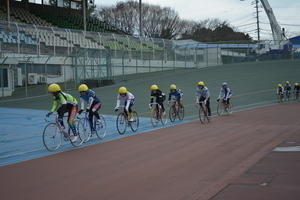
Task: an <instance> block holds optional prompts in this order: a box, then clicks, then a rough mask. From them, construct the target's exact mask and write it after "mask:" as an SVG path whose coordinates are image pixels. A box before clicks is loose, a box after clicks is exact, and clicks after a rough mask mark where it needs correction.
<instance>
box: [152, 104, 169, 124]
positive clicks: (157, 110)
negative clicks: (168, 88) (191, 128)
mask: <svg viewBox="0 0 300 200" xmlns="http://www.w3.org/2000/svg"><path fill="white" fill-rule="evenodd" d="M151 105H156V106H153V107H152V109H151V123H152V126H153V127H156V126H157V125H158V122H159V121H161V123H162V124H163V125H166V124H167V122H168V119H167V113H165V115H163V111H162V107H161V105H159V104H158V103H151ZM165 112H167V111H165Z"/></svg>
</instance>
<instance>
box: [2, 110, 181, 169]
mask: <svg viewBox="0 0 300 200" xmlns="http://www.w3.org/2000/svg"><path fill="white" fill-rule="evenodd" d="M47 112H48V111H46V110H32V109H20V108H2V107H0V166H2V165H7V164H11V163H15V162H20V161H24V160H28V159H33V158H37V157H41V156H46V155H51V154H53V153H58V152H62V151H66V150H69V149H74V148H82V147H85V146H88V145H91V144H96V143H101V142H105V141H109V140H113V139H118V138H122V137H126V136H130V135H135V134H138V133H142V132H146V131H149V130H154V129H159V128H162V127H166V126H171V125H174V124H178V123H183V122H186V121H182V122H180V121H178V119H176V120H175V122H173V123H172V122H170V121H168V123H167V124H166V125H165V126H163V125H162V124H161V123H159V124H158V126H157V127H155V128H154V127H153V126H152V125H151V122H150V118H146V117H143V118H141V117H140V125H139V129H138V131H137V132H132V131H131V129H130V128H129V129H127V130H126V132H125V133H124V134H123V135H120V134H119V133H118V131H117V129H116V115H103V116H104V117H105V119H106V123H107V135H106V137H105V138H104V139H102V140H100V139H98V137H97V136H94V137H92V138H91V139H90V141H89V142H87V143H84V144H83V145H82V146H81V147H74V146H72V144H71V143H70V142H69V141H67V142H63V143H62V145H61V146H60V148H59V149H58V150H57V151H55V152H50V151H48V150H47V149H46V148H45V147H44V145H43V140H42V134H43V130H44V128H45V126H46V125H47V124H48V122H45V120H44V118H45V114H46V113H47Z"/></svg>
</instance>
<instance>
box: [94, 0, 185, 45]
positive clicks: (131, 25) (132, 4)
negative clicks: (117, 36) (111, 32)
mask: <svg viewBox="0 0 300 200" xmlns="http://www.w3.org/2000/svg"><path fill="white" fill-rule="evenodd" d="M97 7H99V9H98V10H97V11H96V12H95V16H96V17H98V18H99V19H100V20H103V21H105V22H107V23H109V24H111V25H113V26H115V27H116V28H119V29H121V30H123V31H126V32H128V33H129V34H135V33H140V30H139V4H138V2H137V1H131V0H130V1H127V2H118V3H117V4H116V5H115V6H97ZM181 28H182V21H181V19H180V17H179V14H178V12H176V11H175V10H173V9H171V8H169V7H161V6H159V5H151V4H147V3H143V4H142V32H143V36H151V37H163V38H168V39H172V38H175V37H177V36H178V35H180V33H181Z"/></svg>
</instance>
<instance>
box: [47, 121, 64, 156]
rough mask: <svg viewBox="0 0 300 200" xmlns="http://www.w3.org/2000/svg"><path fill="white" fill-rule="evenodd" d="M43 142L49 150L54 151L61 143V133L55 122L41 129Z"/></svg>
mask: <svg viewBox="0 0 300 200" xmlns="http://www.w3.org/2000/svg"><path fill="white" fill-rule="evenodd" d="M43 143H44V146H45V147H46V149H48V150H49V151H56V150H57V149H58V148H59V147H60V145H61V143H62V134H61V133H60V130H59V128H58V127H57V125H56V123H49V124H48V125H46V127H45V128H44V131H43Z"/></svg>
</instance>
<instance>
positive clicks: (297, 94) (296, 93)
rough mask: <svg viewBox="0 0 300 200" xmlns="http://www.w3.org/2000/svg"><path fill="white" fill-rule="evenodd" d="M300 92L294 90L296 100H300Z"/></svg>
mask: <svg viewBox="0 0 300 200" xmlns="http://www.w3.org/2000/svg"><path fill="white" fill-rule="evenodd" d="M299 93H300V92H299V91H295V92H294V100H295V101H299V100H300V98H299Z"/></svg>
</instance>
